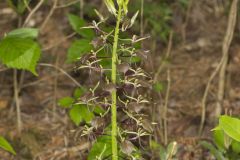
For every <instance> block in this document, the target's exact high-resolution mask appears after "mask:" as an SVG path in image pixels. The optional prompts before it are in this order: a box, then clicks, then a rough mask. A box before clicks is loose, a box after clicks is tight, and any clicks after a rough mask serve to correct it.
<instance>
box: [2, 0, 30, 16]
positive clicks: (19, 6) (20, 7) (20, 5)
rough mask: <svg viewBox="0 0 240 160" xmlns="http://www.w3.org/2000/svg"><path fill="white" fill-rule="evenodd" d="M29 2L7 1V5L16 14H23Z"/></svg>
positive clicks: (25, 0)
mask: <svg viewBox="0 0 240 160" xmlns="http://www.w3.org/2000/svg"><path fill="white" fill-rule="evenodd" d="M30 1H31V0H7V3H8V4H9V6H10V7H12V8H13V9H14V10H15V12H17V13H18V14H23V13H24V11H25V10H26V9H27V8H28V5H29V3H30Z"/></svg>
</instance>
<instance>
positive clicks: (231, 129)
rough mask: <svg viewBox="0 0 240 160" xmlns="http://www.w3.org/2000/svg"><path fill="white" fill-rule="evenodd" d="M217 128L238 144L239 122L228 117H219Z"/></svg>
mask: <svg viewBox="0 0 240 160" xmlns="http://www.w3.org/2000/svg"><path fill="white" fill-rule="evenodd" d="M219 126H220V127H221V128H222V129H223V130H224V132H225V133H226V134H227V135H228V136H229V137H231V138H233V139H234V140H236V141H238V142H240V120H239V119H237V118H233V117H230V116H226V115H224V116H221V117H220V118H219Z"/></svg>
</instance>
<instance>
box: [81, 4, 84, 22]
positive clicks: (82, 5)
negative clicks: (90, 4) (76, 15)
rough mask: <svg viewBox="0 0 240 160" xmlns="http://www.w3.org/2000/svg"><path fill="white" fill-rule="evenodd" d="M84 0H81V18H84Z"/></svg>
mask: <svg viewBox="0 0 240 160" xmlns="http://www.w3.org/2000/svg"><path fill="white" fill-rule="evenodd" d="M83 8H84V0H80V17H81V18H83V13H84V12H83Z"/></svg>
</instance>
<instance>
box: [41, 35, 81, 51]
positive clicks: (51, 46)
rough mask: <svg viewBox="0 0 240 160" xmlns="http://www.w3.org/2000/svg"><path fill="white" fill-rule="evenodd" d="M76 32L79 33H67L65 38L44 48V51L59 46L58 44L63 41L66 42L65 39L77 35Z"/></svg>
mask: <svg viewBox="0 0 240 160" xmlns="http://www.w3.org/2000/svg"><path fill="white" fill-rule="evenodd" d="M76 34H77V33H76V32H74V33H71V34H69V35H67V36H66V37H65V38H63V39H62V40H59V41H58V42H56V43H55V44H53V45H50V46H47V47H45V48H43V49H42V51H47V50H49V49H52V48H54V47H57V46H58V45H60V44H61V43H63V42H65V41H66V40H68V39H69V38H72V37H73V36H75V35H76Z"/></svg>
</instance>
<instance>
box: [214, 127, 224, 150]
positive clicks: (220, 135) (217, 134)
mask: <svg viewBox="0 0 240 160" xmlns="http://www.w3.org/2000/svg"><path fill="white" fill-rule="evenodd" d="M213 139H214V143H215V144H216V145H217V147H218V149H219V150H220V151H221V152H224V151H225V144H224V131H223V130H214V132H213Z"/></svg>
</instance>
